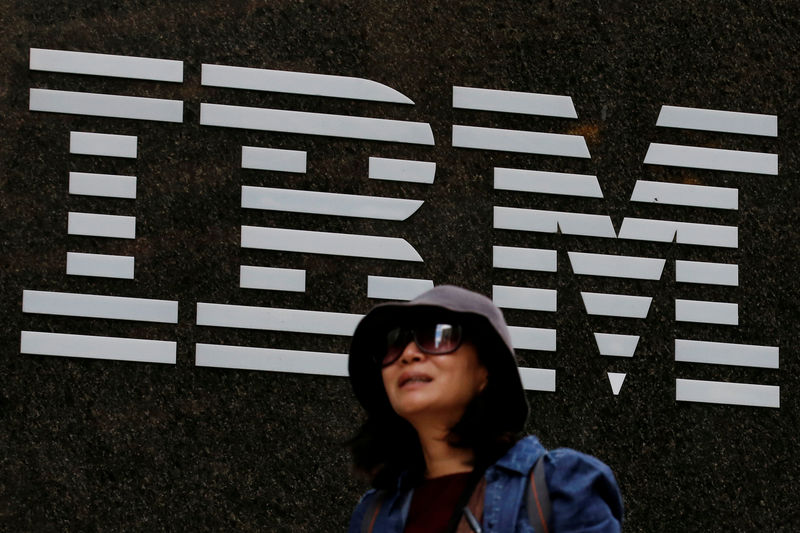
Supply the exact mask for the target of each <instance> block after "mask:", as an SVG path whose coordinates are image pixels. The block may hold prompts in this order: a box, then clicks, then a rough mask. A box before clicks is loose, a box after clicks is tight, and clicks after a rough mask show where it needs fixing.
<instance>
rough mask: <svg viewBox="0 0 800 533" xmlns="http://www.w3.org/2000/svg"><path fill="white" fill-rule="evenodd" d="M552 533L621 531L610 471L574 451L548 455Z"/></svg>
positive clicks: (616, 490)
mask: <svg viewBox="0 0 800 533" xmlns="http://www.w3.org/2000/svg"><path fill="white" fill-rule="evenodd" d="M545 473H546V476H547V486H548V489H549V491H550V501H551V505H552V515H551V519H550V526H551V527H550V531H551V532H552V533H571V532H578V531H580V532H584V533H617V532H619V531H621V530H622V495H621V494H620V492H619V487H618V486H617V481H616V480H615V479H614V474H613V473H612V472H611V469H610V468H609V467H608V466H607V465H606V464H604V463H603V462H601V461H600V460H599V459H597V458H595V457H592V456H590V455H586V454H583V453H580V452H577V451H575V450H570V449H558V450H553V451H551V452H550V453H549V454H548V455H547V458H546V459H545Z"/></svg>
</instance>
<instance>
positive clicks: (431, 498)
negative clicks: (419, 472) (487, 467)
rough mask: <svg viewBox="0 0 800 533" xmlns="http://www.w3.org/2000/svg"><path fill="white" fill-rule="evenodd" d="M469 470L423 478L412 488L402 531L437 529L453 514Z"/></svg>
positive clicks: (435, 532)
mask: <svg viewBox="0 0 800 533" xmlns="http://www.w3.org/2000/svg"><path fill="white" fill-rule="evenodd" d="M469 475H470V472H462V473H460V474H450V475H449V476H442V477H436V478H433V479H426V480H424V481H423V482H422V484H420V485H419V486H418V487H417V488H415V489H414V495H413V496H412V497H411V507H410V508H409V510H408V518H407V519H406V528H405V530H404V532H405V533H440V532H442V531H444V528H445V527H447V523H448V522H450V517H451V516H453V512H454V511H455V507H456V504H457V503H458V499H459V497H460V496H461V494H462V493H463V492H464V490H465V489H466V487H467V481H468V478H469Z"/></svg>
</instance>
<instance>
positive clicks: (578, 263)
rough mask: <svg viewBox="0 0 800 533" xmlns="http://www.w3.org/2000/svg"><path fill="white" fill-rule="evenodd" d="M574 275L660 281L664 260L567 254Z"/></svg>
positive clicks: (580, 253) (577, 253)
mask: <svg viewBox="0 0 800 533" xmlns="http://www.w3.org/2000/svg"><path fill="white" fill-rule="evenodd" d="M568 254H569V262H570V263H571V264H572V270H573V271H574V272H575V273H576V274H584V275H588V276H608V277H612V278H628V279H652V280H657V279H661V273H662V272H663V270H664V264H665V263H666V262H667V260H666V259H655V258H651V257H631V256H627V255H607V254H588V253H582V252H568Z"/></svg>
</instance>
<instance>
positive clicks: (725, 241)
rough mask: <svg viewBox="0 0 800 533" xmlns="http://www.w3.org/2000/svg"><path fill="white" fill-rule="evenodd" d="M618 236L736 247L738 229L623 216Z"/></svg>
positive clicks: (642, 239) (632, 238)
mask: <svg viewBox="0 0 800 533" xmlns="http://www.w3.org/2000/svg"><path fill="white" fill-rule="evenodd" d="M619 238H620V239H631V240H637V241H653V242H672V241H675V242H677V243H679V244H696V245H700V246H720V247H723V248H737V247H738V246H739V229H738V228H737V227H736V226H719V225H716V224H696V223H690V222H675V221H674V220H653V219H648V218H630V217H625V218H624V219H623V220H622V227H621V228H620V230H619Z"/></svg>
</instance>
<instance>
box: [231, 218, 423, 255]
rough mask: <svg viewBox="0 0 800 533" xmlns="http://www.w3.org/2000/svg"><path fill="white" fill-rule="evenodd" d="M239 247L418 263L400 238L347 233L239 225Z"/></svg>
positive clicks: (410, 247) (410, 248) (407, 245)
mask: <svg viewBox="0 0 800 533" xmlns="http://www.w3.org/2000/svg"><path fill="white" fill-rule="evenodd" d="M242 248H258V249H261V250H282V251H285V252H301V253H310V254H326V255H343V256H350V257H371V258H377V259H396V260H399V261H419V262H422V257H420V255H419V254H418V253H417V251H416V250H415V249H414V248H413V247H412V246H411V245H410V244H409V243H408V242H407V241H406V240H404V239H398V238H396V237H375V236H372V235H352V234H349V233H326V232H322V231H304V230H295V229H284V228H261V227H257V226H242Z"/></svg>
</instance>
